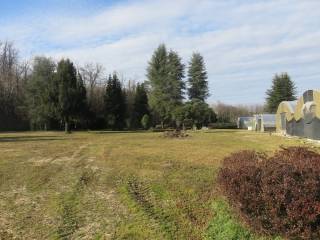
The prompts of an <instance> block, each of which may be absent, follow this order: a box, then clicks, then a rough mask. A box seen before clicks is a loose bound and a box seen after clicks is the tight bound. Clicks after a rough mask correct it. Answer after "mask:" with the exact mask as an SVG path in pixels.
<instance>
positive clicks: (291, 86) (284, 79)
mask: <svg viewBox="0 0 320 240" xmlns="http://www.w3.org/2000/svg"><path fill="white" fill-rule="evenodd" d="M266 94H267V97H266V101H267V111H268V112H270V113H275V112H276V111H277V109H278V106H279V104H280V103H281V102H282V101H293V100H296V99H297V97H296V86H295V83H294V82H293V81H292V80H291V78H290V76H289V75H288V74H287V73H282V74H280V75H278V74H276V75H275V76H274V78H273V79H272V86H271V88H270V89H268V90H267V92H266Z"/></svg>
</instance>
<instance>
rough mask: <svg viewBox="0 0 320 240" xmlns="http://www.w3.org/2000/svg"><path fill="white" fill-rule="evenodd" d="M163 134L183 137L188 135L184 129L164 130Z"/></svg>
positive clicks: (167, 136) (171, 136) (170, 136)
mask: <svg viewBox="0 0 320 240" xmlns="http://www.w3.org/2000/svg"><path fill="white" fill-rule="evenodd" d="M163 136H164V137H166V138H185V137H188V136H189V135H188V134H187V133H186V132H185V131H181V130H174V131H165V132H164V133H163Z"/></svg>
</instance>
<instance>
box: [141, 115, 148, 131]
mask: <svg viewBox="0 0 320 240" xmlns="http://www.w3.org/2000/svg"><path fill="white" fill-rule="evenodd" d="M141 125H142V127H143V128H144V129H148V128H149V127H150V117H149V115H148V114H145V115H143V117H142V118H141Z"/></svg>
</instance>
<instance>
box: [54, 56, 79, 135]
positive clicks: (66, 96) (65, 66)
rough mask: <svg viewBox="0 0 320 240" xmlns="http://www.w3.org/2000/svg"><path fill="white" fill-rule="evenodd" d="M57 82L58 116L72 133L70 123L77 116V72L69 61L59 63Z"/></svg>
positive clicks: (66, 129)
mask: <svg viewBox="0 0 320 240" xmlns="http://www.w3.org/2000/svg"><path fill="white" fill-rule="evenodd" d="M55 82H56V86H57V90H58V96H57V98H58V102H57V106H56V111H57V115H58V117H59V118H60V120H61V121H63V122H64V126H65V132H66V133H68V132H70V121H71V119H72V117H74V116H75V115H76V110H77V101H79V99H78V83H77V70H76V68H75V67H74V65H73V63H72V62H71V61H70V60H69V59H66V60H65V59H62V60H61V61H60V62H59V63H58V67H57V72H56V75H55Z"/></svg>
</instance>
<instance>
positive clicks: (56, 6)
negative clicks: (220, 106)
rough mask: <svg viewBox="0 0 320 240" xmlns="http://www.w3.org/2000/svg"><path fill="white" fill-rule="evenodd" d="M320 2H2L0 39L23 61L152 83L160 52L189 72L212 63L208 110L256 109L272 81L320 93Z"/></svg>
mask: <svg viewBox="0 0 320 240" xmlns="http://www.w3.org/2000/svg"><path fill="white" fill-rule="evenodd" d="M319 9H320V1H319V0H268V1H266V0H224V1H222V0H175V1H172V0H149V1H147V0H140V1H138V0H136V1H130V0H123V1H112V0H69V1H68V0H46V1H45V0H11V1H9V0H8V1H5V0H0V41H1V40H2V41H3V40H10V41H14V43H15V46H16V47H17V48H18V49H19V50H20V55H21V57H22V58H25V59H32V57H34V56H35V55H39V54H41V55H47V56H52V57H53V58H54V59H57V60H58V59H59V58H61V57H69V58H71V59H72V60H73V61H75V62H76V64H78V65H82V64H85V63H88V62H99V63H101V64H103V65H104V66H105V68H106V73H108V72H112V71H114V70H116V71H118V72H120V73H121V74H122V75H123V76H124V77H125V78H127V79H134V80H137V81H143V80H145V74H146V73H145V69H146V66H147V62H148V60H149V59H150V57H151V55H152V52H153V50H154V49H155V48H156V47H157V46H158V45H159V44H160V43H166V45H167V47H168V48H172V49H174V50H176V51H178V52H179V53H180V54H181V56H182V58H183V61H184V63H185V64H187V63H188V61H189V58H190V56H191V54H192V52H194V51H198V52H200V53H201V54H202V55H203V56H204V58H205V61H206V65H207V70H208V75H209V87H210V92H211V96H210V98H209V99H208V101H209V102H211V103H214V102H216V101H223V102H226V103H231V104H259V103H263V102H264V98H265V91H266V89H267V88H268V87H269V86H270V83H271V79H272V77H273V76H274V74H275V73H281V72H288V73H289V75H290V76H291V77H292V79H293V80H294V81H295V82H296V85H297V87H298V93H299V94H301V93H302V92H303V91H305V90H307V89H319V84H320V81H319V80H320V28H319V26H320V11H319Z"/></svg>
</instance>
